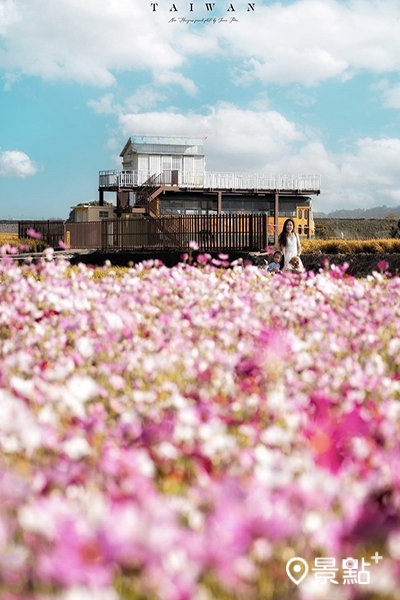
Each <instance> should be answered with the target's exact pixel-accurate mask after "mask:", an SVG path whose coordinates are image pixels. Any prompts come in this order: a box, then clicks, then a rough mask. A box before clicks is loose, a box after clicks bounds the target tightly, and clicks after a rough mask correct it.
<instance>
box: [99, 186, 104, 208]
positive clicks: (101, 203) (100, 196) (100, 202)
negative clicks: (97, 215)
mask: <svg viewBox="0 0 400 600" xmlns="http://www.w3.org/2000/svg"><path fill="white" fill-rule="evenodd" d="M99 206H104V190H102V189H99Z"/></svg>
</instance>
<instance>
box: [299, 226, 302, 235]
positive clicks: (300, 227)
mask: <svg viewBox="0 0 400 600" xmlns="http://www.w3.org/2000/svg"><path fill="white" fill-rule="evenodd" d="M302 233H303V227H302V226H301V225H299V235H302Z"/></svg>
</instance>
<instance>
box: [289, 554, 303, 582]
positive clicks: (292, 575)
mask: <svg viewBox="0 0 400 600" xmlns="http://www.w3.org/2000/svg"><path fill="white" fill-rule="evenodd" d="M286 573H287V574H288V577H289V579H291V580H292V581H293V583H295V584H296V585H299V583H301V582H302V581H303V579H304V577H306V575H307V573H308V564H307V563H306V561H305V560H304V558H300V557H299V556H295V557H294V558H291V559H290V560H288V562H287V563H286Z"/></svg>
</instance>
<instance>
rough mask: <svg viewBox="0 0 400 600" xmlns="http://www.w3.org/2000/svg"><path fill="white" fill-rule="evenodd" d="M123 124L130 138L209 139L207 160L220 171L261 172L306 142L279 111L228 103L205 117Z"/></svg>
mask: <svg viewBox="0 0 400 600" xmlns="http://www.w3.org/2000/svg"><path fill="white" fill-rule="evenodd" d="M119 121H120V126H121V131H122V133H123V134H124V136H126V137H128V136H129V135H133V133H134V132H138V131H140V132H146V133H147V134H154V135H156V134H158V135H160V134H161V135H188V134H190V135H199V136H203V135H204V136H208V139H209V141H208V142H207V156H206V160H207V161H209V162H212V164H213V170H218V171H222V170H226V171H232V170H253V171H257V170H258V169H259V168H261V167H262V166H263V165H264V164H266V163H267V162H268V160H271V159H272V157H274V156H276V155H283V154H284V153H285V152H287V151H288V150H289V149H290V148H291V147H292V146H295V145H296V144H297V143H298V142H301V141H302V140H303V139H304V135H303V133H302V131H301V129H300V128H298V127H296V125H295V124H294V123H292V122H290V121H288V120H287V119H286V118H285V117H284V116H283V115H281V114H280V113H278V112H276V111H273V110H269V111H268V110H266V111H255V110H245V109H240V108H238V107H236V106H235V105H234V104H231V103H226V102H220V103H218V104H217V105H216V106H215V107H212V108H209V109H208V110H207V112H206V113H205V114H201V113H194V112H191V113H189V114H187V115H182V114H179V113H177V112H147V113H140V114H125V115H123V114H122V115H121V116H120V118H119Z"/></svg>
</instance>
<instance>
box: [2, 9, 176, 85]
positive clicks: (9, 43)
mask: <svg viewBox="0 0 400 600" xmlns="http://www.w3.org/2000/svg"><path fill="white" fill-rule="evenodd" d="M0 14H1V15H2V22H1V24H0V36H1V37H3V39H4V48H5V49H3V50H1V51H0V67H3V68H4V69H6V70H8V71H12V70H18V69H20V70H21V71H23V72H24V73H26V74H30V75H37V76H40V77H42V78H43V79H45V80H62V79H64V80H74V81H77V82H79V83H87V84H92V85H97V86H100V87H101V86H109V85H112V84H113V83H115V73H116V72H117V71H124V70H146V69H153V68H158V69H165V70H169V71H172V70H174V69H176V68H177V67H180V66H181V65H182V63H183V62H184V57H183V55H181V54H180V53H179V52H178V51H177V50H176V49H174V47H173V44H171V42H170V38H172V37H173V31H172V29H171V28H170V27H161V28H160V26H159V22H160V17H158V15H157V14H151V12H150V9H149V3H145V4H144V3H142V2H138V1H136V2H135V1H134V0H114V1H113V2H108V1H107V2H106V1H104V0H85V2H81V1H80V0H57V2H48V0H30V2H29V3H26V2H25V1H23V0H14V1H13V2H11V1H10V0H0ZM164 20H165V19H164ZM161 32H163V33H161Z"/></svg>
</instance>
